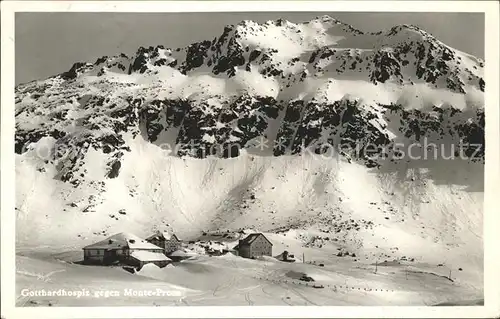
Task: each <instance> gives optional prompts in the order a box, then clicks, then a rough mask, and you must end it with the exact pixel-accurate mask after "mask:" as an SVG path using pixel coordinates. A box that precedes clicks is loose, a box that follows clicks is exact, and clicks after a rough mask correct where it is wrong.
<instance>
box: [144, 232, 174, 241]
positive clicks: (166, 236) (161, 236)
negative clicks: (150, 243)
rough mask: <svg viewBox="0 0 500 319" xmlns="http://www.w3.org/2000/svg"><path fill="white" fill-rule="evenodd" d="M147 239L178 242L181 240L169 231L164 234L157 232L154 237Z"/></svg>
mask: <svg viewBox="0 0 500 319" xmlns="http://www.w3.org/2000/svg"><path fill="white" fill-rule="evenodd" d="M147 239H148V240H151V239H165V240H171V239H176V240H179V239H178V238H177V236H176V235H175V234H172V233H170V232H167V231H163V232H162V231H157V232H156V233H155V234H154V235H151V236H149V237H148V238H147Z"/></svg>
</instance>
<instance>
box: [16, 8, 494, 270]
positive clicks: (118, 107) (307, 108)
mask: <svg viewBox="0 0 500 319" xmlns="http://www.w3.org/2000/svg"><path fill="white" fill-rule="evenodd" d="M483 73H484V62H483V61H482V60H480V59H478V58H475V57H473V56H470V55H468V54H466V53H463V52H460V51H458V50H455V49H453V48H450V47H449V46H447V45H446V44H444V43H442V42H440V41H439V40H438V39H436V38H434V37H433V36H432V35H430V34H429V33H427V32H425V31H424V30H421V29H420V28H418V27H415V26H410V25H401V26H395V27H393V28H391V29H390V30H385V31H380V32H375V33H366V32H362V31H360V30H357V29H355V28H353V27H352V26H350V25H347V24H344V23H342V22H340V21H337V20H335V19H332V18H330V17H328V16H324V17H319V18H317V19H315V20H312V21H310V22H306V23H298V24H297V23H292V22H289V21H284V20H277V21H268V22H266V23H264V24H258V23H255V22H253V21H242V22H241V23H239V24H238V25H231V26H226V27H225V28H224V30H223V32H222V34H221V35H220V36H218V37H214V38H213V39H212V40H206V41H202V42H198V43H193V44H191V45H189V46H187V47H184V48H166V47H164V46H162V45H159V46H156V47H149V48H143V47H141V48H139V49H138V50H137V52H136V53H135V54H134V55H132V56H128V55H126V54H121V55H119V56H113V57H108V56H104V57H102V58H100V59H98V60H97V61H95V62H93V63H92V62H78V63H75V64H74V65H73V66H72V67H71V68H70V69H69V71H67V72H64V73H62V74H59V75H56V76H53V77H50V78H48V79H45V80H40V81H34V82H30V83H27V84H22V85H19V86H17V87H16V108H15V112H16V113H15V116H16V134H15V138H16V150H15V151H16V154H17V155H16V178H17V180H16V195H17V196H16V212H17V241H18V245H19V246H30V245H54V246H62V245H74V246H78V245H82V246H83V244H84V243H88V242H90V241H91V240H94V239H97V238H101V237H102V235H109V234H112V233H115V232H122V231H131V232H134V233H137V234H138V235H147V234H148V233H149V232H152V231H153V230H156V229H160V228H162V229H163V228H170V229H173V230H175V232H177V233H179V234H180V236H181V237H185V238H188V237H190V236H191V237H192V236H197V235H199V234H200V233H201V232H202V231H203V230H210V229H237V228H257V229H260V230H264V231H272V232H280V231H281V232H282V231H285V230H287V229H295V230H298V231H299V232H303V235H301V236H302V237H300V238H302V239H303V240H304V243H306V244H310V243H311V241H312V242H315V241H317V240H318V238H319V239H321V240H320V241H321V244H322V245H323V244H325V243H326V244H330V245H339V246H342V247H344V246H345V247H348V249H349V250H350V251H356V253H357V254H358V255H361V256H366V259H369V258H370V259H373V258H375V257H374V256H375V255H377V258H379V256H381V255H382V256H384V255H387V256H398V254H399V255H406V256H414V257H415V258H417V259H418V258H420V259H422V260H427V261H429V260H432V261H438V260H439V261H443V259H448V260H458V261H459V262H462V263H464V264H468V265H469V264H470V265H471V271H476V270H477V271H479V272H482V208H483V193H482V187H483V162H484V107H483V106H484V96H483V95H484V93H483V92H484V88H485V83H484V80H483ZM415 143H421V144H422V145H423V147H420V146H419V147H412V150H413V157H415V156H422V155H425V154H429V153H432V152H429V147H428V146H429V145H430V143H433V144H435V145H437V146H439V149H440V150H439V153H438V156H437V157H444V156H445V155H446V156H447V157H449V156H450V155H452V154H454V155H458V154H459V153H460V152H459V149H458V148H455V149H453V147H456V146H458V145H459V144H460V143H462V144H464V145H466V146H464V150H463V154H465V157H467V158H462V159H455V160H446V159H442V158H437V159H435V158H429V159H423V158H420V159H416V158H410V157H408V156H399V155H401V152H402V151H403V152H404V151H405V150H407V149H408V147H409V146H410V145H415ZM467 144H477V145H479V146H481V148H480V149H479V151H476V149H477V145H469V146H467ZM325 145H326V146H325ZM402 145H403V146H402ZM368 147H370V148H371V149H372V150H371V151H369V150H368V149H367V148H368ZM405 147H406V148H405ZM331 149H335V150H340V149H341V151H335V152H331ZM442 149H444V150H445V151H444V153H445V154H442V153H441V150H442ZM369 152H370V153H369ZM405 153H406V155H408V154H407V153H408V152H405ZM325 155H328V156H325ZM441 155H443V156H441ZM285 234H286V232H285ZM313 239H314V240H313ZM395 248H398V252H396V249H395ZM478 278H479V277H478Z"/></svg>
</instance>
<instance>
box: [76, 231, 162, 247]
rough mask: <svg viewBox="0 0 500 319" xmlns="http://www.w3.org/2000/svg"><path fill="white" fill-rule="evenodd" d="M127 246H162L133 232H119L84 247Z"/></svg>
mask: <svg viewBox="0 0 500 319" xmlns="http://www.w3.org/2000/svg"><path fill="white" fill-rule="evenodd" d="M125 247H127V248H130V249H161V247H158V246H156V245H153V244H151V243H149V242H147V241H146V240H144V239H142V238H140V237H138V236H136V235H134V234H131V233H118V234H115V235H113V236H111V237H108V238H106V239H105V240H102V241H100V242H97V243H95V244H92V245H88V246H85V247H83V249H122V248H125Z"/></svg>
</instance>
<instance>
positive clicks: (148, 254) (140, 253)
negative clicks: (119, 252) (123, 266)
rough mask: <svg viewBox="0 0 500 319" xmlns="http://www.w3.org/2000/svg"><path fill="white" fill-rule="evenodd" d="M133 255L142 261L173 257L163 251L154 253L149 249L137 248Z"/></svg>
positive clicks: (165, 259)
mask: <svg viewBox="0 0 500 319" xmlns="http://www.w3.org/2000/svg"><path fill="white" fill-rule="evenodd" d="M130 256H131V257H133V258H135V259H137V260H140V261H170V260H171V259H170V258H168V257H167V256H165V255H164V254H162V253H154V252H152V251H147V250H135V251H133V252H132V253H131V254H130Z"/></svg>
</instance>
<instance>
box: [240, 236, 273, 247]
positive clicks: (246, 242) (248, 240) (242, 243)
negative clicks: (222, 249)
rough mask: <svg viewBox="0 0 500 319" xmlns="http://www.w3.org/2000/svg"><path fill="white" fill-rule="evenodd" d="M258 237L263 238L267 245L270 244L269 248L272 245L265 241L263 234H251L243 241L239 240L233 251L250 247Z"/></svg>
mask: <svg viewBox="0 0 500 319" xmlns="http://www.w3.org/2000/svg"><path fill="white" fill-rule="evenodd" d="M259 236H262V237H264V239H265V240H267V242H268V243H269V244H271V246H272V245H273V243H271V242H270V241H269V239H267V237H266V236H264V234H263V233H253V234H250V235H248V236H247V237H245V238H244V239H242V240H240V242H239V243H238V245H236V247H235V249H236V248H239V247H240V246H249V245H251V244H252V243H253V242H254V241H255V240H256V239H257V238H259Z"/></svg>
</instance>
